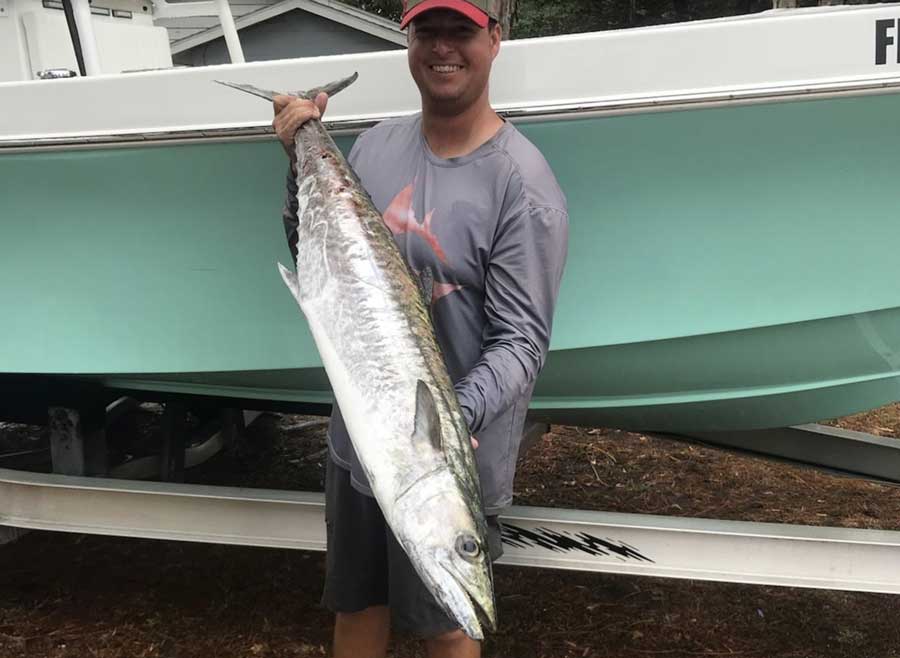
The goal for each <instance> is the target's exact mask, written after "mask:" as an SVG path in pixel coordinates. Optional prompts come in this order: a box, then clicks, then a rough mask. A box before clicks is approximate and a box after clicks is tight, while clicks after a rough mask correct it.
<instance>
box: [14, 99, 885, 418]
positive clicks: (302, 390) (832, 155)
mask: <svg viewBox="0 0 900 658" xmlns="http://www.w3.org/2000/svg"><path fill="white" fill-rule="evenodd" d="M898 114H900V94H898V93H891V92H886V93H882V94H877V95H876V94H873V95H854V96H848V97H840V96H837V97H830V98H820V99H816V100H808V101H792V102H782V101H776V100H773V101H772V102H768V103H756V104H750V105H741V106H735V107H732V106H723V107H705V108H701V109H689V110H682V111H665V112H644V113H636V114H627V115H613V116H609V115H606V116H604V115H593V116H584V117H579V116H577V115H576V116H567V117H565V118H557V119H552V120H551V119H547V120H542V121H529V122H524V123H522V124H521V125H520V129H521V130H522V131H523V132H524V133H525V134H526V135H527V136H528V137H529V139H531V140H532V141H533V142H534V143H535V144H536V145H537V146H538V147H539V148H540V149H541V151H542V152H543V153H544V154H545V156H546V157H547V159H548V160H549V161H550V163H551V166H552V167H553V169H554V171H555V173H556V175H557V177H558V179H559V181H560V184H561V186H562V188H563V190H564V191H565V193H566V195H567V197H568V201H569V209H570V228H571V242H570V256H569V263H568V267H567V270H566V274H565V278H564V281H563V287H562V291H561V295H560V301H559V306H558V310H557V314H556V318H555V326H554V335H553V342H552V345H551V353H550V356H549V358H548V362H547V365H546V368H545V369H544V371H543V373H542V374H541V376H540V379H539V382H538V386H537V390H536V395H535V400H534V403H533V405H532V411H533V412H534V413H535V414H536V415H537V416H540V417H544V418H547V419H549V420H553V421H555V422H573V423H583V424H601V425H606V426H614V427H625V428H633V429H634V428H639V429H654V430H660V431H681V432H687V431H713V430H729V429H756V428H763V427H777V426H785V425H792V424H798V423H804V422H811V421H815V420H821V419H824V418H830V417H835V416H840V415H845V414H848V413H852V412H856V411H861V410H864V409H868V408H872V407H875V406H879V405H882V404H885V403H888V402H891V401H894V400H898V399H900V262H898V259H897V258H896V247H897V245H898V244H900V222H897V221H896V205H897V201H896V194H894V193H893V192H892V190H894V189H895V182H896V178H895V177H896V171H898V165H900V131H897V130H896V129H895V127H896V121H895V117H896V116H898ZM352 139H353V137H352V136H344V137H342V138H341V146H342V148H345V149H347V148H349V146H350V145H351V143H352ZM285 173H286V172H285V158H284V155H283V152H282V151H281V149H280V147H279V146H278V145H277V144H276V143H275V142H274V140H271V139H267V140H258V141H242V140H227V139H220V140H215V141H212V142H201V143H184V144H177V145H173V144H161V145H153V146H141V147H135V146H128V147H118V148H109V147H100V148H79V149H73V150H68V151H62V152H60V151H43V152H30V151H26V152H17V153H9V154H4V155H2V156H0V180H3V181H4V183H5V185H6V186H7V189H8V190H9V191H10V192H9V193H8V195H7V198H6V199H5V200H4V205H5V209H4V211H3V221H2V223H0V251H2V252H3V254H2V258H0V281H3V282H4V285H2V286H0V308H3V309H5V312H4V314H5V316H6V317H5V319H4V322H3V323H2V325H0V364H2V367H0V371H2V372H3V373H5V374H23V373H31V374H40V375H45V376H56V375H62V376H66V377H73V376H74V377H78V378H83V379H85V380H92V381H95V382H100V383H102V384H103V385H104V386H107V387H110V388H115V389H130V390H148V391H156V392H169V393H180V394H192V395H207V396H214V397H234V398H240V399H243V400H247V399H250V400H252V399H259V400H280V401H288V402H295V403H306V404H322V403H327V402H328V401H330V393H329V389H328V383H327V378H326V377H325V375H324V371H323V370H322V369H321V364H320V362H319V359H318V355H317V353H316V350H315V347H314V344H313V342H312V339H311V337H310V335H309V332H308V330H307V328H306V326H305V323H304V321H303V319H302V316H301V315H300V314H299V313H297V311H296V308H295V305H294V304H293V301H292V299H291V297H290V295H289V293H288V291H287V290H286V289H284V287H283V284H282V283H281V281H280V278H279V276H278V272H277V269H276V267H275V263H276V262H277V261H281V262H285V263H286V262H289V260H290V257H289V254H288V251H287V247H286V244H285V240H284V235H283V231H282V227H281V219H280V208H281V202H282V199H283V193H284V187H283V182H284V176H285ZM7 282H15V283H14V284H13V285H10V284H9V283H7Z"/></svg>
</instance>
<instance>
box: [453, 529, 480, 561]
mask: <svg viewBox="0 0 900 658" xmlns="http://www.w3.org/2000/svg"><path fill="white" fill-rule="evenodd" d="M456 552H457V553H459V554H460V555H462V556H463V557H464V558H466V559H467V560H473V559H475V558H477V557H478V556H479V555H481V546H479V544H478V540H477V539H476V538H475V537H473V536H472V535H460V536H459V537H457V538H456Z"/></svg>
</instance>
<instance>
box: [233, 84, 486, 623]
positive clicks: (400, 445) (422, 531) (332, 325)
mask: <svg viewBox="0 0 900 658" xmlns="http://www.w3.org/2000/svg"><path fill="white" fill-rule="evenodd" d="M356 78H357V74H355V73H354V74H353V75H351V76H350V77H348V78H344V79H343V80H339V81H337V82H333V83H331V84H328V85H324V86H322V87H316V88H314V89H311V90H308V91H305V92H294V93H293V94H290V95H293V96H298V97H301V98H306V99H309V100H312V99H314V98H315V97H316V96H317V95H318V94H319V93H321V92H323V91H324V92H325V93H327V94H328V95H329V96H333V95H334V94H336V93H338V92H339V91H341V90H342V89H344V88H346V87H347V86H349V85H350V84H352V83H353V82H354V81H355V80H356ZM217 82H220V83H221V84H224V85H226V86H229V87H232V88H234V89H238V90H240V91H244V92H247V93H250V94H253V95H256V96H259V97H261V98H265V99H267V100H272V99H273V98H274V96H275V95H276V93H275V92H273V91H269V90H264V89H259V88H257V87H254V86H252V85H247V84H239V83H231V82H222V81H217ZM294 146H295V149H296V156H297V188H298V192H297V203H298V212H297V216H298V219H299V226H298V228H297V250H296V262H295V271H292V270H290V269H288V268H287V267H285V266H284V265H282V264H281V263H279V264H278V269H279V272H280V273H281V277H282V279H283V280H284V283H285V285H286V286H287V287H288V289H289V290H290V292H291V294H292V295H293V297H294V299H295V300H296V302H297V304H298V305H299V307H300V309H301V310H302V312H303V315H304V316H305V317H306V321H307V324H308V325H309V329H310V332H311V333H312V336H313V339H314V340H315V343H316V347H317V348H318V350H319V354H320V356H321V358H322V363H323V365H324V366H325V371H326V373H327V374H328V378H329V381H330V383H331V387H332V390H333V392H334V396H335V400H336V402H337V404H338V406H339V407H340V409H341V412H342V414H343V417H344V421H345V424H346V426H347V430H348V432H349V434H350V440H351V442H352V444H353V447H354V449H355V450H356V454H357V456H358V457H359V461H360V464H361V466H362V469H363V471H364V473H365V474H366V477H367V478H368V481H369V485H370V487H371V489H372V493H373V494H374V496H375V499H376V501H377V502H378V505H379V507H380V509H381V511H382V513H383V515H384V518H385V521H386V523H387V525H388V526H389V527H390V529H391V531H392V532H393V533H394V536H395V537H396V538H397V542H398V543H399V544H400V546H401V547H402V548H403V550H404V551H405V552H406V554H407V555H408V556H409V559H410V561H411V562H412V564H413V567H414V568H415V570H416V572H417V573H418V574H419V576H420V578H421V579H422V581H423V583H424V584H425V586H426V587H427V588H428V590H429V591H430V592H431V593H432V594H433V595H434V597H435V599H436V600H437V601H438V603H439V604H440V605H441V606H442V607H443V609H444V610H445V611H446V612H447V614H448V615H449V616H450V617H451V618H452V619H454V620H455V621H456V622H457V623H458V624H459V626H460V628H461V629H462V630H463V631H464V632H465V633H466V634H467V635H468V636H469V637H471V638H473V639H478V640H480V639H482V638H483V637H484V630H485V629H486V628H487V629H489V630H495V629H496V625H497V614H496V605H495V600H494V587H493V575H492V571H491V560H490V557H489V554H488V543H487V536H488V535H487V524H486V521H485V517H484V512H483V506H482V498H481V484H480V481H479V478H478V470H477V468H476V464H475V456H474V452H473V447H472V444H471V439H470V433H469V429H468V426H467V424H466V421H465V418H464V416H463V413H462V410H461V408H460V406H459V401H458V399H457V397H456V393H455V391H454V388H453V384H452V382H451V379H450V376H449V374H448V372H447V367H446V364H445V361H444V358H443V355H442V353H441V349H440V346H439V345H438V342H437V339H436V338H435V333H434V328H433V326H432V324H431V316H430V312H429V307H430V304H429V302H430V291H429V299H428V300H426V299H425V298H424V297H425V295H423V293H422V290H421V287H420V285H419V283H417V278H416V277H415V276H414V274H413V272H412V271H411V269H410V267H409V265H408V264H407V263H406V260H405V259H404V258H403V255H402V254H401V252H400V250H399V248H398V247H397V244H396V242H395V241H394V237H393V234H392V233H391V230H390V229H389V228H388V226H387V225H386V223H385V221H384V219H383V217H382V215H381V213H379V212H378V209H377V208H376V207H375V205H374V204H373V202H372V200H371V198H370V197H369V195H368V194H367V193H366V191H365V189H364V188H363V186H362V184H361V183H360V181H359V178H358V177H357V176H356V174H355V172H354V171H353V169H352V168H351V167H350V165H349V164H348V163H347V161H346V160H345V158H344V156H343V154H342V153H341V152H340V150H338V148H337V146H336V145H335V143H334V141H333V140H332V138H331V136H330V135H329V134H328V131H327V130H326V128H325V126H324V125H323V123H322V122H321V121H320V120H318V119H312V120H310V121H308V122H306V123H304V124H303V126H302V127H301V128H300V129H299V130H298V131H297V134H296V136H295V139H294Z"/></svg>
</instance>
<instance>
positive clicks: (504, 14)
mask: <svg viewBox="0 0 900 658" xmlns="http://www.w3.org/2000/svg"><path fill="white" fill-rule="evenodd" d="M518 13H519V0H500V11H499V14H500V15H499V20H500V29H501V30H502V31H503V38H504V39H508V38H509V36H510V34H511V33H512V28H513V25H515V22H516V18H518Z"/></svg>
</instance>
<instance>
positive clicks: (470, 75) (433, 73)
mask: <svg viewBox="0 0 900 658" xmlns="http://www.w3.org/2000/svg"><path fill="white" fill-rule="evenodd" d="M499 50H500V28H499V27H495V28H494V30H490V29H489V28H480V27H478V26H477V25H476V24H475V23H473V22H472V21H470V20H469V19H468V18H466V17H465V16H463V15H462V14H459V13H457V12H455V11H452V10H449V9H433V10H431V11H426V12H425V13H423V14H421V15H420V16H418V17H416V18H414V19H413V21H412V23H411V24H410V28H409V52H408V55H409V70H410V72H411V73H412V77H413V79H414V80H415V81H416V85H417V86H418V87H419V91H420V92H421V94H422V100H423V102H424V103H427V104H428V105H429V108H430V109H431V110H432V111H437V112H439V113H441V114H457V113H459V112H461V111H463V110H465V109H466V108H468V107H470V106H471V105H472V104H473V103H474V102H475V101H476V100H478V98H479V97H480V96H481V94H482V93H483V92H484V90H485V88H486V87H487V84H488V78H489V77H490V73H491V63H492V62H493V61H494V58H495V57H496V56H497V53H498V52H499Z"/></svg>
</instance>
